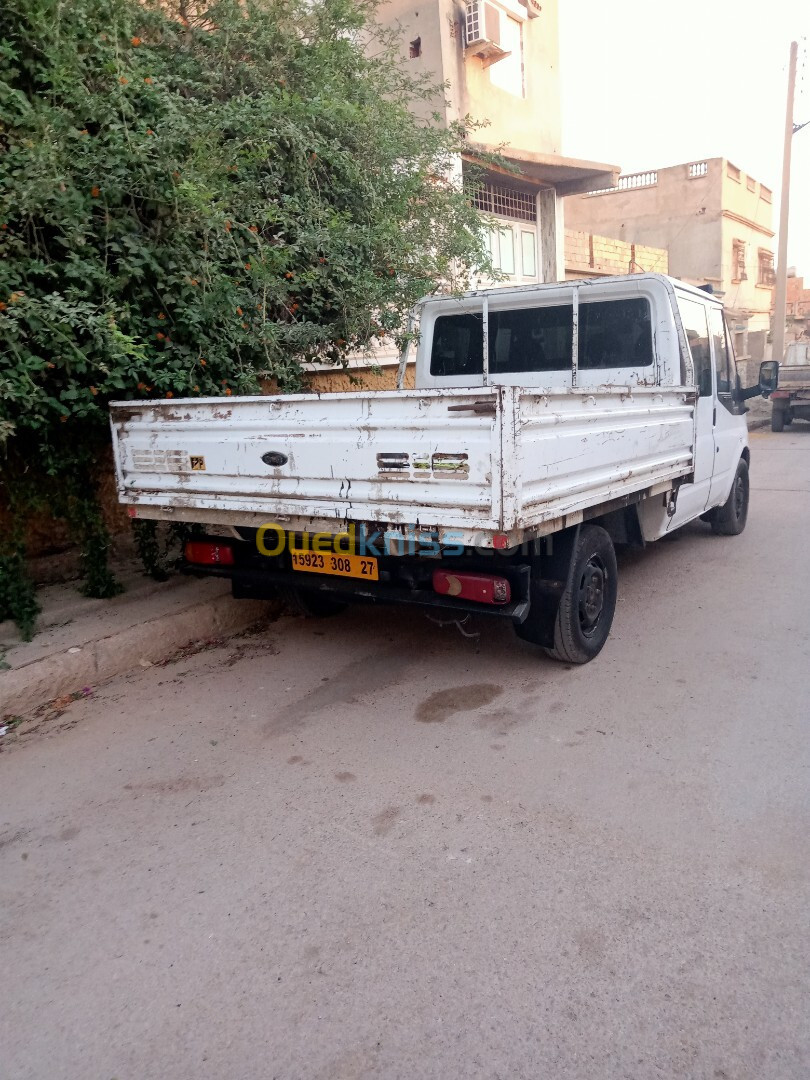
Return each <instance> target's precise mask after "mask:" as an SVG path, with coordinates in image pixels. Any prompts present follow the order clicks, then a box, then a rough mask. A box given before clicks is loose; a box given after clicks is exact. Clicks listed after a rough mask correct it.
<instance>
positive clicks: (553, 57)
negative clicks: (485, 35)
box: [378, 0, 561, 154]
mask: <svg viewBox="0 0 810 1080" xmlns="http://www.w3.org/2000/svg"><path fill="white" fill-rule="evenodd" d="M517 9H518V10H520V11H521V12H522V11H524V9H523V8H522V7H520V5H517ZM465 12H466V6H465V5H464V4H462V3H458V2H455V0H425V2H424V3H423V2H422V0H389V2H388V3H385V4H383V6H382V7H381V8H380V9H379V13H378V20H379V21H380V23H381V24H382V25H384V26H387V27H391V28H394V29H395V30H396V32H397V35H398V37H399V38H400V41H401V49H400V53H401V55H402V57H403V60H404V62H405V63H406V64H408V65H409V66H410V67H411V69H412V70H413V71H414V73H426V72H431V73H432V74H433V75H434V76H435V77H436V79H437V81H438V82H445V81H446V82H447V83H448V84H449V86H448V89H447V92H446V96H447V100H448V104H446V103H445V102H443V101H442V100H440V99H436V100H435V101H434V102H432V103H431V105H430V106H428V105H426V106H424V108H423V109H422V110H420V111H421V112H422V114H423V115H427V114H428V113H429V112H430V111H431V108H436V109H437V110H438V111H439V112H440V113H441V115H442V117H443V119H444V120H445V122H450V121H452V120H454V119H458V118H459V117H464V116H466V115H469V116H471V117H472V118H473V119H474V120H477V121H486V122H488V126H487V127H486V128H484V129H483V130H481V131H479V133H478V135H477V138H478V139H479V141H481V142H484V143H487V144H500V143H508V144H509V145H511V146H514V147H518V148H523V149H529V150H532V151H535V152H538V153H549V154H558V153H559V152H560V142H561V138H560V130H561V120H560V85H559V44H558V41H559V35H558V24H557V0H544V3H543V5H542V10H541V12H540V15H539V16H538V17H537V18H534V19H528V18H527V19H525V20H523V21H521V23H520V25H521V30H522V43H523V73H524V87H523V94H522V95H517V94H512V93H509V92H507V91H506V90H503V89H501V88H500V87H499V86H498V85H496V84H495V83H493V80H492V72H493V70H494V68H495V67H496V66H497V65H494V64H493V65H490V66H489V67H487V66H485V65H484V63H483V62H482V60H481V59H479V58H478V57H476V56H474V55H472V54H471V53H470V52H469V51H468V52H467V53H466V55H465V49H464V29H463V28H464V19H465ZM417 37H419V38H420V39H421V56H419V57H418V58H417V59H409V57H408V51H409V44H410V42H411V41H414V40H415V39H416V38H417ZM506 62H507V61H499V63H506Z"/></svg>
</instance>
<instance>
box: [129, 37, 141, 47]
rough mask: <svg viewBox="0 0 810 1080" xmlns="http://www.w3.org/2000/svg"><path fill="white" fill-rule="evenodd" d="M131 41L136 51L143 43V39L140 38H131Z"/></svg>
mask: <svg viewBox="0 0 810 1080" xmlns="http://www.w3.org/2000/svg"><path fill="white" fill-rule="evenodd" d="M129 40H130V41H131V42H132V44H133V45H134V46H135V48H136V49H137V48H138V46H139V45H140V43H141V39H140V38H139V37H134V38H130V39H129Z"/></svg>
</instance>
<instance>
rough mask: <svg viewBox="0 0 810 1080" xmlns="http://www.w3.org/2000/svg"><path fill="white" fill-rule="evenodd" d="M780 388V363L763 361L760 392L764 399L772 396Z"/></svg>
mask: <svg viewBox="0 0 810 1080" xmlns="http://www.w3.org/2000/svg"><path fill="white" fill-rule="evenodd" d="M778 386H779V361H778V360H763V361H762V363H761V364H760V365H759V392H760V394H762V395H763V397H770V395H771V394H772V393H773V392H774V390H776V388H777V387H778Z"/></svg>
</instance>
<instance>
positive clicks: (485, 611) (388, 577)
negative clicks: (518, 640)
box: [181, 547, 531, 623]
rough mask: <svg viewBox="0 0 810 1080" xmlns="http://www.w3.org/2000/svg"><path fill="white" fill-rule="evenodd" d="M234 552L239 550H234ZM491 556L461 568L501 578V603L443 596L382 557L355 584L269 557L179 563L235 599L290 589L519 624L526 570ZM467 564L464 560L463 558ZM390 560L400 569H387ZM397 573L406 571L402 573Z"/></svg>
mask: <svg viewBox="0 0 810 1080" xmlns="http://www.w3.org/2000/svg"><path fill="white" fill-rule="evenodd" d="M237 550H238V547H237ZM496 558H497V557H496V556H493V558H492V559H491V560H488V561H489V563H490V565H489V566H486V567H481V566H480V564H479V565H476V566H474V567H473V566H468V565H465V569H467V570H483V572H488V573H497V574H498V576H500V577H505V578H506V579H507V580H508V581H509V584H510V587H511V600H510V601H509V603H506V604H484V603H477V602H475V601H470V600H463V599H459V598H455V597H450V596H442V595H440V594H439V593H436V592H434V591H433V589H432V588H430V587H425V585H424V583H423V582H418V583H414V581H413V579H410V580H408V576H409V575H408V574H407V571H408V570H409V569H410V566H409V564H408V563H404V562H403V560H402V559H396V560H392V559H381V560H380V580H379V581H373V582H372V581H360V580H358V579H353V578H338V577H331V576H329V575H325V574H324V575H321V574H311V573H303V572H300V571H295V570H292V569H291V568H289V567H288V566H284V565H278V564H276V563H275V560H273V559H266V560H264V562H265V563H266V564H267V565H260V566H256V565H240V564H239V563H238V562H237V564H236V565H234V566H201V565H198V564H196V563H194V564H192V563H187V562H186V563H183V564H182V566H181V572H182V573H184V574H191V575H197V576H204V577H219V578H228V579H229V580H230V581H231V583H232V587H233V594H234V596H236V597H238V598H240V599H248V598H250V599H266V598H269V597H272V596H274V595H275V594H276V592H277V590H278V587H279V586H287V587H289V586H291V585H292V586H295V587H296V588H299V589H303V590H307V591H309V592H317V593H326V594H328V595H330V596H333V597H335V598H336V599H344V600H347V601H350V602H359V603H373V604H408V605H410V606H413V607H423V608H437V609H441V610H444V611H447V612H456V613H457V614H459V615H467V614H476V615H489V616H496V617H499V618H506V619H510V620H511V621H512V622H515V623H522V622H523V621H524V620H525V619H526V616H527V615H528V613H529V607H530V599H529V586H530V582H531V566H530V565H529V564H520V563H506V562H504V563H502V562H501V560H500V559H498V560H497V562H495V561H494V560H495V559H496ZM459 561H460V560H458V559H457V560H455V566H454V565H453V564H451V563H450V562H449V560H448V561H446V562H442V561H441V560H435V561H433V560H431V563H432V565H431V570H432V569H435V568H441V569H447V570H451V571H452V570H453V569H456V570H458V569H460V567H459ZM464 561H465V563H466V560H464ZM392 562H396V563H399V565H393V566H392V565H390V564H391V563H392ZM402 571H405V572H406V573H405V574H404V575H403V574H402Z"/></svg>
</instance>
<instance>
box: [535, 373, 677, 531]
mask: <svg viewBox="0 0 810 1080" xmlns="http://www.w3.org/2000/svg"><path fill="white" fill-rule="evenodd" d="M693 399H694V395H693V394H691V393H690V392H689V391H684V390H683V389H677V388H670V389H664V388H660V389H650V388H646V387H636V388H634V389H633V390H632V391H631V390H630V389H629V388H621V387H614V388H605V389H603V390H594V391H588V390H580V391H574V392H568V393H560V394H554V393H546V394H537V393H534V392H532V391H526V392H525V393H524V394H523V395H522V396H521V398H520V403H519V410H520V412H519V421H518V435H517V444H516V458H517V460H518V461H521V462H522V463H523V475H522V489H521V504H520V509H519V514H520V521H521V525H522V526H523V527H524V528H531V527H532V526H533V525H536V524H538V523H540V522H543V521H546V520H549V519H555V518H558V517H560V516H562V515H566V514H570V513H574V512H576V511H579V510H584V509H587V508H588V507H590V506H598V505H600V504H602V503H604V502H607V501H609V500H610V499H613V498H616V497H618V496H621V495H628V494H632V493H634V492H638V491H643V490H645V489H646V488H649V487H651V486H652V485H655V484H659V483H661V482H662V481H666V480H674V479H677V478H678V477H682V476H685V475H687V474H688V473H689V472H691V470H692V454H693V430H694V420H693V410H694V400H693Z"/></svg>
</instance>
